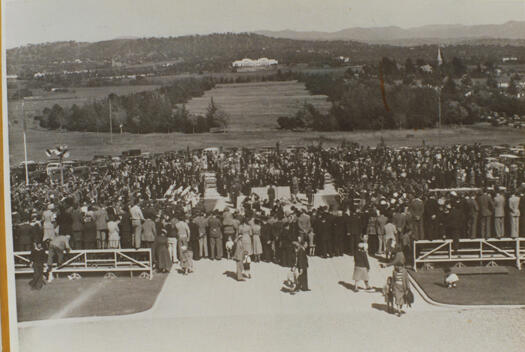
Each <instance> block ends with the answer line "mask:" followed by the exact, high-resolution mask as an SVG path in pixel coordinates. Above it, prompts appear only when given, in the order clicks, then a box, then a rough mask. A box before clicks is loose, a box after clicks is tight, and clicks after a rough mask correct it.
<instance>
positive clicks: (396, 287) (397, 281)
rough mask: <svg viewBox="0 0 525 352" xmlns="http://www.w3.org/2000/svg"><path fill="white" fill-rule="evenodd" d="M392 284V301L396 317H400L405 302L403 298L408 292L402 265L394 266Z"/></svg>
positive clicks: (406, 276) (406, 278)
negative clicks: (395, 308)
mask: <svg viewBox="0 0 525 352" xmlns="http://www.w3.org/2000/svg"><path fill="white" fill-rule="evenodd" d="M392 283H393V291H394V301H395V304H396V306H397V316H398V317H400V316H401V308H402V307H403V305H404V304H406V303H407V302H405V296H406V294H407V291H408V273H407V270H406V269H405V267H404V266H403V265H396V266H394V271H393V273H392Z"/></svg>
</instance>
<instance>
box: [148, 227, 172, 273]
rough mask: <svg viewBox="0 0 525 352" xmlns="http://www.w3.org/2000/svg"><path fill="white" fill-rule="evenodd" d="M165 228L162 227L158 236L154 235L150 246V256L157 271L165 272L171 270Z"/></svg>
mask: <svg viewBox="0 0 525 352" xmlns="http://www.w3.org/2000/svg"><path fill="white" fill-rule="evenodd" d="M167 233H168V232H167V230H166V229H162V230H161V231H160V234H159V236H157V237H155V241H154V242H153V248H152V256H153V260H154V261H155V265H156V266H157V272H159V273H167V272H169V271H170V270H171V257H170V252H169V250H168V237H167V236H166V235H167Z"/></svg>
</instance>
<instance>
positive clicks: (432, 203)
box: [424, 193, 439, 240]
mask: <svg viewBox="0 0 525 352" xmlns="http://www.w3.org/2000/svg"><path fill="white" fill-rule="evenodd" d="M438 212H439V205H438V202H437V199H436V196H435V194H433V193H431V194H430V196H429V198H428V199H427V200H426V202H425V211H424V214H425V215H424V226H425V235H426V238H427V239H430V240H434V239H438V238H439V235H438Z"/></svg>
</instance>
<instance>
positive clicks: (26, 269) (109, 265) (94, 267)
mask: <svg viewBox="0 0 525 352" xmlns="http://www.w3.org/2000/svg"><path fill="white" fill-rule="evenodd" d="M14 256H15V275H21V274H30V273H32V272H33V269H32V268H31V267H30V263H31V259H30V257H31V252H15V253H14ZM55 260H56V258H55ZM82 272H105V273H111V272H129V273H130V275H131V276H133V273H134V272H145V273H148V275H149V278H150V279H151V278H152V277H153V262H152V257H151V249H149V248H142V249H81V250H72V251H70V252H69V253H64V261H63V262H62V264H61V265H60V266H56V263H55V264H54V265H53V273H54V274H57V273H82Z"/></svg>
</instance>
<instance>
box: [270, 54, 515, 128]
mask: <svg viewBox="0 0 525 352" xmlns="http://www.w3.org/2000/svg"><path fill="white" fill-rule="evenodd" d="M424 65H427V64H426V63H425V62H424V61H423V60H418V61H417V62H415V63H414V62H412V60H411V59H407V60H406V61H405V63H404V65H399V64H398V63H396V61H395V60H394V59H390V58H383V59H382V60H381V61H380V62H379V63H378V64H377V65H376V66H372V65H365V66H363V67H362V68H361V70H360V72H359V73H356V72H354V71H353V70H352V69H349V70H348V71H347V72H346V74H345V76H344V77H334V76H331V75H327V74H296V75H295V78H296V79H298V80H299V81H302V82H304V83H305V86H306V88H307V89H308V90H309V91H310V92H312V93H313V94H324V95H326V96H327V99H328V101H330V102H331V103H332V107H331V109H330V111H329V112H328V113H326V114H323V113H321V112H319V111H318V110H317V109H316V108H315V107H314V106H312V105H310V104H305V105H304V106H303V107H302V108H301V109H300V110H299V111H298V112H297V113H296V114H295V115H293V116H282V117H280V118H279V119H278V124H279V126H280V127H281V128H283V129H299V130H300V129H313V130H318V131H351V130H359V129H371V130H379V129H392V128H428V127H435V126H436V125H437V123H438V120H439V107H438V106H439V105H441V123H442V124H443V125H447V124H460V125H461V124H472V123H475V122H478V121H479V120H480V117H481V116H482V115H489V114H491V113H493V112H498V113H501V114H503V115H509V116H512V115H515V114H516V115H520V116H521V115H524V114H525V101H524V100H523V99H520V98H518V96H517V95H516V92H517V81H518V80H519V78H520V77H519V75H514V76H513V77H512V80H511V82H510V85H509V88H507V89H506V90H502V89H499V88H498V86H497V83H496V81H495V78H494V75H493V73H492V70H491V68H490V67H489V68H486V69H485V70H484V72H483V74H482V75H481V76H483V77H484V81H483V82H477V83H474V82H473V79H472V76H473V75H474V76H475V75H477V76H476V77H477V78H478V77H480V73H479V70H480V67H479V65H478V67H476V68H474V69H472V70H470V71H469V69H468V68H467V65H465V64H464V63H463V62H462V60H460V59H459V58H456V57H454V58H452V60H450V61H449V62H445V63H444V64H443V65H441V66H437V65H432V66H431V65H429V67H431V70H430V71H423V70H421V67H422V66H424ZM427 68H428V67H427ZM440 96H441V104H439V99H440Z"/></svg>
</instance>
